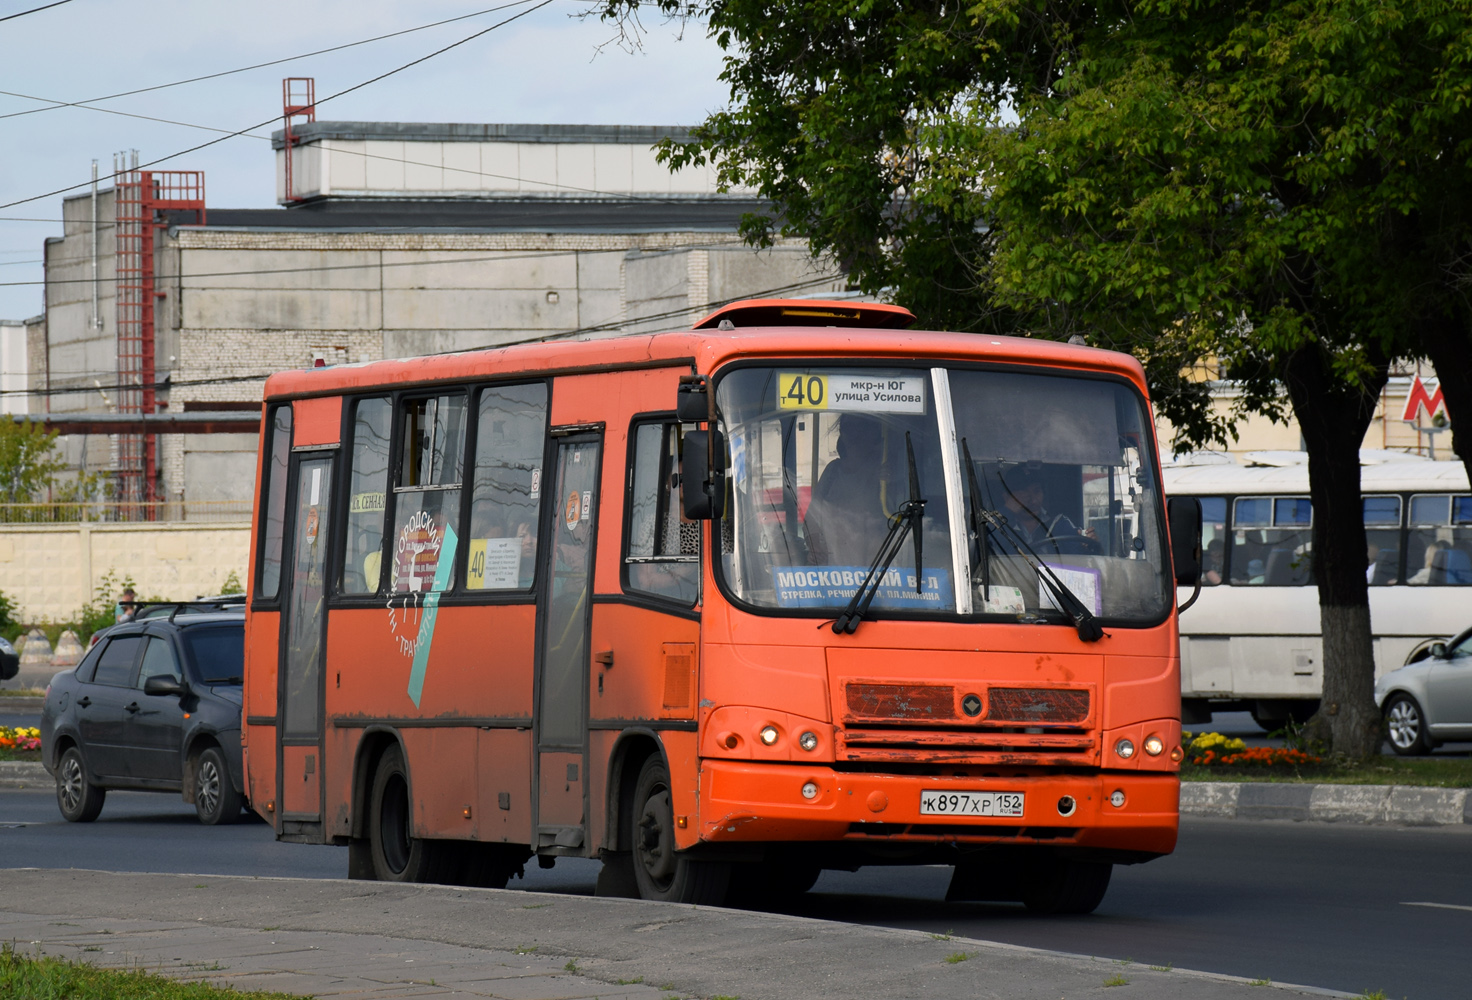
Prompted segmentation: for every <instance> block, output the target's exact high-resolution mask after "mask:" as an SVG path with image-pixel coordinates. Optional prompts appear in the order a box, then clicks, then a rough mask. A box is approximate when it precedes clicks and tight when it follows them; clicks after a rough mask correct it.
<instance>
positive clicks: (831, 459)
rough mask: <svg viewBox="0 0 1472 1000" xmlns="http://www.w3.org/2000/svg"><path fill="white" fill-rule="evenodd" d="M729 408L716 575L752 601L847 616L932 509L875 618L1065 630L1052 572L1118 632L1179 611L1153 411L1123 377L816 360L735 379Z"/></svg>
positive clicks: (905, 550) (889, 578) (734, 374)
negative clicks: (875, 566)
mask: <svg viewBox="0 0 1472 1000" xmlns="http://www.w3.org/2000/svg"><path fill="white" fill-rule="evenodd" d="M717 405H718V409H719V413H720V417H721V423H720V427H721V430H722V433H723V434H724V435H725V438H726V445H727V451H728V456H729V477H730V482H731V488H730V491H729V494H728V496H729V498H730V501H729V503H728V504H727V506H726V510H725V512H724V519H723V521H722V522H721V524H720V545H719V547H720V550H721V558H720V559H719V561H718V563H719V565H718V568H717V571H718V572H719V573H720V574H721V577H722V579H723V582H724V583H725V585H726V586H727V587H728V588H729V589H730V591H731V592H732V594H733V596H735V597H736V598H737V599H739V600H740V601H742V602H744V603H746V604H748V605H751V606H754V607H755V608H758V609H777V610H789V611H800V610H802V609H812V611H813V612H815V613H820V614H821V613H829V612H832V613H837V612H839V611H841V610H842V609H843V608H844V606H845V605H847V604H848V602H849V600H850V599H851V598H852V596H853V594H854V592H855V591H856V590H857V589H858V587H859V585H860V584H861V582H862V581H863V579H864V576H865V573H866V571H867V570H868V569H869V566H870V564H871V563H872V561H873V560H874V557H875V554H876V553H877V552H878V551H879V549H880V547H881V545H882V544H883V542H884V539H885V536H886V534H887V533H888V531H889V529H890V526H891V524H892V519H893V518H894V516H895V515H896V513H897V512H898V510H899V508H900V505H901V504H903V503H905V501H907V500H910V499H919V500H923V501H924V504H925V506H924V514H923V517H922V518H921V519H920V521H919V525H920V530H919V532H918V534H919V540H920V565H919V567H918V569H919V572H918V573H917V572H916V570H917V566H916V548H915V545H914V541H913V539H912V538H907V539H906V540H905V542H904V544H903V546H902V547H901V549H900V551H899V553H898V555H897V556H896V558H895V559H894V561H893V562H892V564H891V565H890V567H889V569H888V570H887V571H886V572H885V573H884V575H883V577H882V578H881V580H880V583H879V587H878V591H877V594H876V596H875V598H874V601H873V604H872V608H873V610H874V612H875V613H876V614H877V615H878V616H881V617H896V616H911V615H927V614H931V615H940V616H955V615H958V614H959V615H963V616H968V617H969V616H979V617H982V618H984V619H991V620H1024V621H1028V620H1032V621H1036V620H1043V621H1058V622H1063V621H1066V620H1067V619H1066V617H1065V616H1064V614H1063V613H1062V611H1060V609H1059V608H1058V607H1057V602H1056V600H1055V598H1054V595H1053V593H1052V592H1051V590H1050V584H1049V583H1048V582H1046V581H1040V580H1039V567H1043V572H1044V573H1047V574H1048V575H1050V576H1051V577H1053V578H1054V582H1061V583H1062V584H1063V585H1064V586H1066V587H1067V588H1068V589H1069V590H1071V591H1072V592H1073V594H1074V595H1075V596H1076V597H1077V598H1078V599H1079V600H1080V602H1081V603H1082V604H1083V605H1084V607H1085V608H1087V609H1088V610H1089V611H1091V612H1092V613H1093V614H1095V615H1096V616H1098V617H1099V618H1100V619H1102V620H1104V621H1106V622H1113V623H1116V624H1130V623H1138V624H1154V623H1156V622H1158V621H1160V620H1161V618H1162V617H1163V616H1164V615H1165V614H1166V612H1167V610H1168V609H1169V606H1170V600H1171V596H1172V595H1171V590H1170V586H1169V581H1168V572H1167V571H1168V569H1169V567H1168V565H1167V560H1168V558H1169V555H1168V553H1167V551H1166V548H1165V544H1164V531H1163V528H1162V525H1163V516H1162V501H1161V494H1160V489H1159V486H1158V483H1157V479H1156V472H1155V468H1154V463H1153V462H1152V461H1150V456H1151V449H1152V448H1153V444H1152V440H1151V437H1150V435H1149V433H1148V431H1147V428H1148V426H1149V424H1148V415H1147V414H1146V411H1145V406H1144V400H1143V399H1141V398H1140V396H1139V395H1138V393H1136V392H1134V391H1133V390H1131V389H1130V388H1129V387H1127V386H1126V385H1124V384H1123V383H1120V382H1116V381H1112V380H1106V379H1098V378H1082V377H1069V376H1058V375H1045V374H1033V373H1030V372H1008V371H996V370H975V369H963V368H951V369H946V368H921V367H904V366H899V365H895V366H883V367H858V366H854V365H853V364H852V363H849V364H848V365H845V364H843V363H842V362H835V363H834V364H832V365H824V364H811V363H809V364H806V365H785V366H779V367H742V368H737V369H735V370H734V371H731V372H729V373H728V374H726V375H725V376H724V377H722V378H721V379H720V380H719V382H718V386H717ZM911 455H913V458H914V467H915V472H916V476H915V478H914V481H913V487H912V480H911V477H910V472H909V470H910V456H911ZM965 456H969V458H970V465H969V467H968V466H967V465H966V458H965ZM912 488H913V489H914V490H915V492H916V493H917V494H918V496H916V497H912V496H911V492H912ZM953 538H959V544H954V545H953ZM1050 571H1051V572H1050ZM957 580H966V581H967V583H966V584H964V585H963V586H962V587H960V588H958V587H957V586H956V582H955V581H957Z"/></svg>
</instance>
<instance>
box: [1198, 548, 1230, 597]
mask: <svg viewBox="0 0 1472 1000" xmlns="http://www.w3.org/2000/svg"><path fill="white" fill-rule="evenodd" d="M1225 548H1226V546H1224V545H1223V544H1222V540H1221V539H1220V538H1215V539H1212V541H1211V543H1210V544H1209V545H1207V546H1206V555H1205V558H1204V559H1202V561H1201V564H1202V567H1203V569H1202V573H1201V583H1202V585H1203V586H1207V587H1215V586H1216V585H1217V584H1219V583H1221V582H1222V552H1223V550H1224V549H1225Z"/></svg>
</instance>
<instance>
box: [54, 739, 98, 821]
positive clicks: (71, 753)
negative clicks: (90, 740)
mask: <svg viewBox="0 0 1472 1000" xmlns="http://www.w3.org/2000/svg"><path fill="white" fill-rule="evenodd" d="M106 798H107V789H105V788H99V787H97V786H96V785H94V784H92V776H91V775H90V774H88V773H87V762H86V761H85V760H83V759H82V751H80V750H78V749H77V748H76V747H67V748H66V752H65V753H63V754H62V755H61V762H60V763H59V764H57V765H56V804H57V806H59V807H60V808H61V815H62V818H63V819H65V820H66V821H67V822H68V823H90V822H92V821H93V820H94V819H96V818H97V817H98V815H99V814H100V813H101V812H102V803H103V801H104V800H106Z"/></svg>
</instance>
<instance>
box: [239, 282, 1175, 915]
mask: <svg viewBox="0 0 1472 1000" xmlns="http://www.w3.org/2000/svg"><path fill="white" fill-rule="evenodd" d="M912 320H913V317H912V316H911V315H910V314H909V313H908V312H907V311H905V310H903V309H900V308H897V307H894V306H884V305H855V304H853V303H847V302H817V301H781V300H761V301H749V302H742V303H736V304H734V305H731V306H729V307H726V308H724V309H721V310H719V311H718V312H716V313H715V314H713V315H711V316H709V317H707V318H706V319H705V320H703V321H702V322H701V323H699V324H697V325H696V327H695V328H694V329H692V330H689V331H685V332H677V333H666V334H660V335H654V336H625V337H619V338H614V339H605V340H593V341H576V342H574V341H567V342H553V343H540V344H529V345H523V346H515V347H508V348H503V349H489V350H480V351H470V352H465V353H459V354H449V355H439V356H434V357H425V358H415V359H409V360H398V361H381V362H374V363H369V364H359V365H343V366H336V367H327V368H317V369H309V370H304V371H288V372H282V373H279V374H276V375H273V376H272V377H271V378H270V379H269V380H268V381H267V383H266V389H265V407H264V413H263V433H262V436H261V441H262V445H261V452H260V461H259V470H258V497H259V501H258V505H257V517H256V522H255V528H254V535H253V546H252V561H251V570H250V584H249V588H250V597H249V602H248V618H247V623H246V665H245V674H246V676H245V704H244V708H243V716H244V718H243V723H244V725H243V728H242V742H243V744H244V759H245V769H246V774H247V777H248V785H249V787H248V795H249V799H250V802H251V804H252V807H253V808H254V809H255V810H256V811H257V812H258V813H260V815H261V816H263V817H264V818H265V819H266V820H268V821H269V822H270V823H271V824H272V825H273V827H274V829H275V831H276V836H277V838H278V839H280V840H286V841H294V842H301V843H316V844H322V843H331V844H339V845H347V846H348V848H349V855H348V858H349V860H348V869H349V874H350V875H351V876H352V877H356V878H375V879H385V880H401V881H439V882H450V883H459V884H467V885H490V886H504V885H505V884H506V881H507V879H508V878H509V877H511V876H513V875H516V874H519V873H521V872H522V871H523V866H524V864H525V863H526V862H528V861H529V860H530V859H531V858H532V857H534V856H535V857H536V858H537V860H538V863H539V864H540V865H542V866H543V867H551V866H552V865H553V864H554V863H555V860H556V858H558V857H563V856H570V857H588V858H600V859H601V860H602V861H603V867H602V869H601V874H600V876H599V880H598V891H599V892H600V893H604V894H610V895H627V896H640V897H643V898H646V899H659V900H674V901H686V902H699V903H708V904H714V903H720V902H722V901H723V900H726V899H734V898H746V899H753V898H754V899H758V900H760V899H762V898H766V897H769V896H774V895H779V894H783V893H794V892H803V891H806V890H807V889H808V888H810V887H811V886H812V885H813V883H814V881H815V880H816V879H817V877H818V875H819V874H820V872H821V871H822V870H823V869H825V868H830V869H846V870H854V869H856V868H858V867H859V866H863V865H877V864H883V865H894V864H946V865H954V866H955V874H954V876H953V878H952V882H951V887H950V898H953V899H983V900H1012V901H1021V902H1024V903H1026V904H1027V905H1028V907H1030V908H1032V909H1035V910H1040V911H1045V912H1049V911H1050V912H1087V911H1089V910H1092V909H1093V908H1094V907H1095V906H1097V905H1098V903H1099V901H1100V900H1101V899H1102V897H1103V895H1104V893H1105V891H1106V889H1107V886H1108V882H1109V877H1110V872H1111V870H1112V866H1113V865H1114V864H1118V863H1125V864H1129V863H1136V862H1141V861H1146V860H1149V859H1151V858H1154V857H1158V856H1160V855H1163V854H1167V853H1169V852H1170V851H1171V850H1172V849H1173V848H1174V845H1175V842H1176V832H1177V824H1178V798H1179V782H1178V777H1177V771H1178V766H1179V760H1180V757H1181V750H1180V721H1179V720H1180V690H1181V688H1180V676H1179V662H1178V646H1177V628H1176V607H1175V595H1176V585H1177V583H1178V582H1183V583H1186V584H1189V583H1190V582H1191V580H1192V579H1193V576H1194V574H1195V572H1196V563H1195V560H1196V557H1197V554H1198V553H1199V544H1200V543H1199V537H1200V516H1199V506H1195V507H1189V506H1186V505H1184V504H1183V505H1182V506H1181V507H1180V509H1175V508H1172V510H1171V511H1170V513H1169V516H1168V515H1167V509H1166V505H1165V503H1164V500H1163V497H1162V495H1161V489H1160V472H1159V468H1158V461H1157V453H1156V444H1155V440H1154V433H1153V423H1152V418H1151V414H1150V409H1149V405H1148V402H1147V400H1146V396H1145V386H1144V379H1143V373H1142V370H1141V368H1140V366H1139V365H1138V364H1137V363H1136V362H1135V361H1134V360H1133V359H1131V358H1129V357H1127V356H1124V355H1120V354H1115V353H1111V352H1106V351H1101V350H1093V349H1089V348H1086V347H1078V346H1071V345H1067V344H1059V343H1052V342H1040V341H1033V340H1027V339H1021V338H1006V337H992V336H985V335H972V334H956V333H927V332H912V331H910V330H909V329H908V326H909V325H910V323H911V322H912ZM1168 521H1169V522H1170V527H1168ZM1172 536H1174V538H1175V546H1174V550H1175V551H1174V554H1173V551H1172V544H1171V538H1172Z"/></svg>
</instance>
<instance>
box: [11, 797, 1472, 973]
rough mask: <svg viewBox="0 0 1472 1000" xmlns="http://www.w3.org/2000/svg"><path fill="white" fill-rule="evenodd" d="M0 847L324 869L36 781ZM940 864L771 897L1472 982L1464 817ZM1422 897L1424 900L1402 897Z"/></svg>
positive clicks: (288, 852)
mask: <svg viewBox="0 0 1472 1000" xmlns="http://www.w3.org/2000/svg"><path fill="white" fill-rule="evenodd" d="M0 859H3V861H0V864H3V865H4V866H5V867H32V866H35V867H46V868H67V867H78V868H101V869H109V870H114V871H158V872H188V873H200V874H249V875H277V876H297V877H307V878H328V877H331V878H336V877H341V876H343V875H344V874H345V873H346V868H347V856H346V852H345V851H344V850H343V849H341V848H334V847H306V846H301V845H295V844H278V843H276V842H275V841H273V840H272V838H271V831H270V829H269V827H267V826H266V825H265V824H264V823H261V822H259V821H256V820H251V821H248V822H243V823H240V824H238V825H235V826H230V827H216V828H212V829H211V828H205V827H201V826H200V825H199V824H198V822H197V821H196V820H195V818H194V813H193V810H192V808H191V807H189V806H185V805H183V804H182V803H181V802H179V801H178V800H176V799H174V798H172V797H171V796H165V795H150V794H147V793H141V792H114V793H112V794H110V795H109V796H108V800H107V806H106V808H105V809H104V810H103V813H102V817H101V818H100V819H99V820H98V821H97V822H96V823H93V824H90V825H68V824H66V823H64V822H62V820H61V818H60V816H59V815H58V813H57V811H56V804H55V801H54V798H53V797H52V795H51V794H50V793H49V792H43V791H5V790H0ZM597 871H598V865H597V863H596V862H592V861H583V860H575V859H566V858H565V859H562V860H561V861H559V862H558V864H557V866H556V867H555V868H552V869H547V870H544V869H539V868H537V867H536V866H535V865H532V866H529V867H528V869H527V873H526V877H525V878H524V879H522V880H520V881H513V882H512V884H511V887H512V888H519V889H527V890H531V891H542V892H567V893H575V894H591V893H592V891H593V884H594V880H595V878H596V876H597ZM949 877H950V870H949V869H946V868H918V869H916V868H866V869H862V870H860V871H858V872H854V873H847V872H826V873H824V875H823V877H822V878H821V879H820V880H819V882H818V884H817V886H816V887H814V890H813V891H812V892H811V893H809V894H808V895H806V896H804V897H802V898H801V899H800V900H798V901H797V902H795V903H794V904H792V905H790V906H789V907H787V912H791V913H797V914H801V915H804V916H811V917H820V918H825V919H830V920H841V921H853V922H859V923H871V924H881V925H889V926H896V927H910V928H917V929H921V930H927V931H930V932H932V933H935V934H946V933H954V934H956V935H960V936H965V937H976V938H983V939H987V940H994V941H1004V942H1009V943H1014V944H1021V945H1029V946H1032V947H1038V948H1050V949H1055V950H1058V951H1067V952H1075V953H1080V954H1086V955H1097V956H1100V957H1107V958H1110V959H1115V960H1118V961H1121V962H1124V961H1126V960H1132V961H1134V962H1137V963H1141V964H1147V965H1173V966H1175V967H1178V968H1192V969H1204V970H1209V971H1213V972H1224V973H1229V974H1232V975H1239V976H1246V977H1249V978H1254V979H1256V978H1265V979H1271V980H1275V981H1278V982H1290V983H1298V984H1302V985H1310V986H1323V987H1330V988H1334V989H1340V990H1345V991H1348V992H1352V993H1357V992H1360V991H1364V990H1370V991H1374V990H1384V991H1385V995H1386V996H1387V997H1392V998H1398V997H1410V998H1415V1000H1430V998H1447V1000H1464V998H1465V997H1467V996H1468V995H1469V994H1472V987H1469V985H1468V984H1469V982H1472V951H1469V949H1468V948H1467V941H1468V940H1469V937H1472V828H1466V827H1462V828H1437V829H1400V828H1392V827H1360V826H1348V825H1327V824H1308V823H1264V822H1250V821H1229V820H1219V821H1216V820H1204V819H1195V818H1187V819H1186V820H1184V821H1183V822H1182V836H1181V843H1180V847H1179V848H1178V850H1177V851H1176V853H1175V854H1174V855H1172V856H1170V857H1167V858H1162V859H1159V860H1157V861H1154V862H1151V863H1150V864H1147V865H1140V866H1135V867H1129V868H1117V869H1116V870H1115V877H1114V882H1113V885H1112V886H1111V888H1110V891H1109V895H1108V896H1107V897H1106V898H1105V900H1104V904H1103V905H1102V906H1101V907H1100V908H1099V910H1098V912H1097V913H1095V914H1094V915H1092V916H1089V917H1078V918H1037V917H1031V916H1029V915H1027V914H1026V913H1025V912H1024V911H1023V910H1022V909H1021V908H1020V907H1018V906H1008V905H1000V904H996V905H993V904H980V903H946V902H944V901H943V900H944V896H945V890H946V884H947V881H948V879H949ZM1426 903H1430V904H1436V905H1432V906H1425V905H1408V904H1426Z"/></svg>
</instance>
